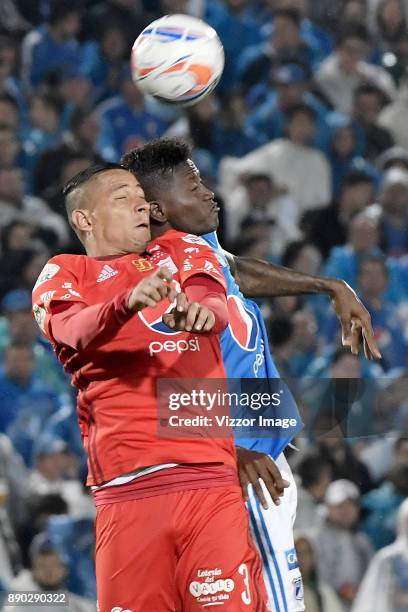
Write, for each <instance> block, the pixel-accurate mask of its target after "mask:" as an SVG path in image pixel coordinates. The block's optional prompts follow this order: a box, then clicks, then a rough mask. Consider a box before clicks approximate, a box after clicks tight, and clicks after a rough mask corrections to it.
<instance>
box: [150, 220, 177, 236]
mask: <svg viewBox="0 0 408 612" xmlns="http://www.w3.org/2000/svg"><path fill="white" fill-rule="evenodd" d="M171 229H173V228H172V227H171V225H170V223H169V222H168V221H166V223H155V222H154V221H152V222H151V223H150V233H151V235H152V240H154V239H155V238H159V237H160V236H163V234H165V233H166V232H168V231H169V230H171Z"/></svg>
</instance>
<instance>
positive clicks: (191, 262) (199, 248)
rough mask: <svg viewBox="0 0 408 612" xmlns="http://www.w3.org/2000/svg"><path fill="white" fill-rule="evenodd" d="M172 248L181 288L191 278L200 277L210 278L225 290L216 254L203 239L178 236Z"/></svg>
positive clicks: (192, 236)
mask: <svg viewBox="0 0 408 612" xmlns="http://www.w3.org/2000/svg"><path fill="white" fill-rule="evenodd" d="M173 246H174V253H175V256H176V258H177V262H176V264H177V267H178V269H179V274H180V279H181V285H182V286H183V284H184V283H185V282H186V281H187V280H188V279H190V278H191V277H192V276H197V275H202V276H208V277H210V278H212V279H213V280H215V281H217V282H218V283H219V284H220V285H221V286H222V287H223V288H224V289H226V283H225V279H224V274H223V272H222V270H221V266H220V264H219V262H218V260H217V257H216V254H215V252H214V250H213V249H212V248H211V247H210V246H208V244H207V243H206V242H205V240H204V239H203V238H201V237H199V236H194V235H193V234H185V235H183V234H180V236H179V238H178V239H177V240H176V241H174V242H173Z"/></svg>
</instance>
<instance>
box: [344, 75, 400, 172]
mask: <svg viewBox="0 0 408 612" xmlns="http://www.w3.org/2000/svg"><path fill="white" fill-rule="evenodd" d="M388 102H389V99H388V98H387V95H386V94H385V93H384V91H383V90H382V89H381V88H380V87H378V86H377V85H372V84H370V83H362V84H361V85H359V86H358V87H357V88H356V90H355V92H354V104H353V113H352V115H353V119H354V122H355V124H356V129H357V133H358V138H359V139H360V140H361V142H362V149H363V151H364V157H365V158H366V159H367V160H369V161H371V162H374V161H375V159H376V158H377V157H378V156H379V155H380V154H381V153H383V152H384V151H386V150H387V149H389V148H391V147H392V146H393V144H394V138H393V136H392V134H391V133H390V132H389V131H388V130H387V129H386V128H384V127H381V126H380V125H378V118H379V115H380V113H381V111H382V110H383V109H384V108H385V107H386V105H387V104H388Z"/></svg>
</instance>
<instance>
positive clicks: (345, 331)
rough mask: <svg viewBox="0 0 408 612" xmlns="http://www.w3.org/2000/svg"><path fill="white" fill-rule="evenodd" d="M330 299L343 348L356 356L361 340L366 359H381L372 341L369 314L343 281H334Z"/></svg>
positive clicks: (372, 334) (372, 333) (375, 344)
mask: <svg viewBox="0 0 408 612" xmlns="http://www.w3.org/2000/svg"><path fill="white" fill-rule="evenodd" d="M331 299H332V302H333V307H334V310H335V312H336V315H337V317H338V319H339V320H340V324H341V331H342V343H343V346H349V347H350V348H351V352H352V353H353V355H358V353H359V348H360V341H361V339H362V340H363V346H364V354H365V356H366V357H367V359H370V360H372V359H381V353H380V350H379V348H378V346H377V343H376V341H375V340H374V332H373V328H372V325H371V317H370V314H369V312H368V310H367V309H366V308H365V306H364V304H363V303H362V302H361V301H360V299H359V298H358V296H357V294H356V293H355V291H353V289H352V288H351V287H350V286H349V285H348V284H347V283H345V282H344V281H339V280H335V281H334V282H333V286H332V290H331Z"/></svg>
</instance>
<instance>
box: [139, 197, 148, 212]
mask: <svg viewBox="0 0 408 612" xmlns="http://www.w3.org/2000/svg"><path fill="white" fill-rule="evenodd" d="M136 211H137V212H138V213H149V211H150V204H149V203H148V202H146V200H143V202H138V203H137V205H136Z"/></svg>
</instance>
